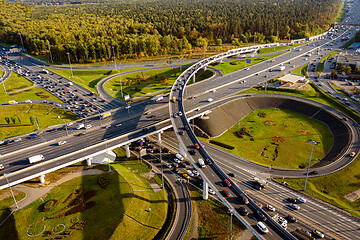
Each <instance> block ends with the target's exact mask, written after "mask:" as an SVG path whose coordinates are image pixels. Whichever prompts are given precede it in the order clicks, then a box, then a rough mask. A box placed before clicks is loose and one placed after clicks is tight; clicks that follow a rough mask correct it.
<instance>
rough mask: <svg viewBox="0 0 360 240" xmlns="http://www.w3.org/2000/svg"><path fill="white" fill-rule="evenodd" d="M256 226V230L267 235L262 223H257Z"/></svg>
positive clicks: (267, 230)
mask: <svg viewBox="0 0 360 240" xmlns="http://www.w3.org/2000/svg"><path fill="white" fill-rule="evenodd" d="M256 226H257V227H258V229H259V230H260V231H261V232H262V233H268V232H269V229H268V228H267V227H266V226H265V224H264V223H263V222H258V223H257V224H256Z"/></svg>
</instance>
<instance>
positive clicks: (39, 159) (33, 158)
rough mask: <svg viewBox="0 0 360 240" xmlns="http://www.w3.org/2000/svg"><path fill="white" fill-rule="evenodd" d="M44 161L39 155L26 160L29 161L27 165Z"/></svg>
mask: <svg viewBox="0 0 360 240" xmlns="http://www.w3.org/2000/svg"><path fill="white" fill-rule="evenodd" d="M44 159H45V158H44V156H43V155H41V154H39V155H35V156H32V157H28V158H27V160H28V161H29V163H36V162H39V161H42V160H44Z"/></svg>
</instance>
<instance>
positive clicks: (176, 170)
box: [172, 168, 180, 173]
mask: <svg viewBox="0 0 360 240" xmlns="http://www.w3.org/2000/svg"><path fill="white" fill-rule="evenodd" d="M172 171H173V172H175V173H180V170H179V169H178V168H174V169H173V170H172Z"/></svg>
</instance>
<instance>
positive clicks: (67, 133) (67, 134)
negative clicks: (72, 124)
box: [58, 116, 69, 136]
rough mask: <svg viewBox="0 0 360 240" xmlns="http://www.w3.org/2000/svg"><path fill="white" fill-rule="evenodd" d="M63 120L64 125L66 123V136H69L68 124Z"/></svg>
mask: <svg viewBox="0 0 360 240" xmlns="http://www.w3.org/2000/svg"><path fill="white" fill-rule="evenodd" d="M58 118H59V119H61V117H60V116H58ZM62 120H63V121H64V123H65V130H66V136H69V132H68V129H67V123H66V121H65V120H64V119H62Z"/></svg>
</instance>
